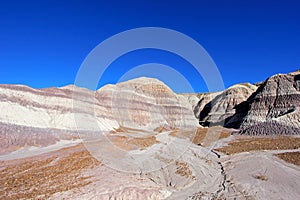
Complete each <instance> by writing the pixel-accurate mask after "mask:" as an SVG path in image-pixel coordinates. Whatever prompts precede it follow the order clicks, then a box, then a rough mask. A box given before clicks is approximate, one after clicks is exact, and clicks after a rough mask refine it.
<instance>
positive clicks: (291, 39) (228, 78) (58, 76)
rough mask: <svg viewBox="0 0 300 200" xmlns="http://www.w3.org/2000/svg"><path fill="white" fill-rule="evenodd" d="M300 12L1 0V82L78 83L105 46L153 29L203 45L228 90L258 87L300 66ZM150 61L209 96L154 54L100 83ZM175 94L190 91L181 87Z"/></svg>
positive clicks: (126, 63)
mask: <svg viewBox="0 0 300 200" xmlns="http://www.w3.org/2000/svg"><path fill="white" fill-rule="evenodd" d="M299 11H300V2H299V1H297V0H294V1H291V0H282V1H276V0H273V1H256V0H251V1H241V0H236V1H232V0H226V1H222V0H220V1H214V0H203V1H201V0H195V1H190V0H184V1H180V0H179V1H172V0H164V1H159V0H140V1H131V0H127V1H121V0H119V1H114V0H109V1H101V0H99V1H96V0H95V1H91V0H84V1H76V0H73V1H71V0H70V1H64V0H60V1H58V0H57V1H55V0H49V1H48V0H47V1H46V0H37V1H32V0H26V1H21V0H20V1H15V0H1V1H0V66H1V72H0V83H3V84H4V83H5V84H8V83H9V84H16V83H17V84H26V85H29V86H31V87H36V88H40V87H50V86H63V85H67V84H72V83H74V79H75V76H76V73H77V70H78V69H79V67H80V65H81V63H82V61H83V60H84V59H85V57H86V56H87V54H88V53H89V52H90V51H91V50H92V49H93V48H94V47H95V46H96V45H98V44H99V43H100V42H101V41H103V40H105V39H106V38H108V37H110V36H112V35H114V34H117V33H119V32H121V31H125V30H127V29H132V28H137V27H146V26H157V27H165V28H170V29H174V30H177V31H180V32H182V33H184V34H186V35H188V36H190V37H192V38H194V39H195V40H196V41H198V42H199V43H200V44H201V45H202V46H203V47H204V48H205V49H206V50H207V51H208V53H209V54H210V55H211V57H212V58H213V59H214V61H215V63H216V65H217V66H218V68H219V70H220V72H221V75H222V77H223V80H224V83H225V86H226V87H228V86H230V85H232V84H235V83H239V82H252V83H254V82H258V81H262V80H264V79H266V78H267V77H268V76H270V75H273V74H275V73H287V72H290V71H294V70H297V69H299V68H300V12H299ZM149 62H158V63H162V64H166V65H176V66H177V68H178V70H179V71H181V72H182V73H183V74H185V75H186V76H188V77H189V81H190V82H191V84H193V87H194V88H195V89H196V91H205V90H206V88H205V86H204V85H203V81H202V80H201V78H199V77H197V76H195V75H194V73H193V71H192V70H190V68H191V67H190V66H188V63H186V62H185V61H183V60H181V59H180V58H178V57H176V56H174V55H172V54H168V53H166V52H162V51H155V50H153V51H151V50H149V51H144V52H142V51H138V52H133V53H130V54H128V55H127V56H124V57H122V58H120V59H118V60H116V62H115V67H114V66H112V67H111V68H110V69H109V70H108V71H107V73H106V74H105V76H104V77H103V80H102V81H101V82H100V83H99V85H103V84H106V83H114V82H116V81H117V80H118V79H119V78H120V77H121V76H122V73H124V72H125V71H126V70H128V69H129V68H130V67H132V66H135V65H140V64H144V63H149ZM116 66H119V67H116ZM120 66H122V67H120ZM173 89H174V90H175V91H177V92H184V91H181V88H180V87H179V86H178V88H176V86H175V88H173Z"/></svg>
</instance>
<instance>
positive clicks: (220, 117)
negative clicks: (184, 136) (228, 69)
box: [194, 83, 257, 126]
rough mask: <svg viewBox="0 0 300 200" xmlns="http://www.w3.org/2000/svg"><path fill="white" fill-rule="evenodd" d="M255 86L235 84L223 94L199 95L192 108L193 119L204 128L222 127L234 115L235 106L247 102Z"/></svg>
mask: <svg viewBox="0 0 300 200" xmlns="http://www.w3.org/2000/svg"><path fill="white" fill-rule="evenodd" d="M256 89H257V86H255V85H252V84H250V83H244V84H236V85H234V86H232V87H230V88H228V89H226V90H225V91H223V92H213V93H204V94H199V95H198V96H199V97H200V100H199V102H198V103H197V105H195V106H194V114H195V117H196V118H198V119H199V121H200V124H202V125H205V126H210V125H218V124H219V125H224V123H226V121H227V120H228V119H229V118H230V117H232V116H233V115H234V114H235V106H237V105H238V104H240V103H242V102H244V101H246V100H247V98H248V97H249V96H250V95H251V94H252V93H253V92H255V91H256Z"/></svg>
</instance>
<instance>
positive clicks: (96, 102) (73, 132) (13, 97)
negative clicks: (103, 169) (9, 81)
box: [0, 78, 198, 152]
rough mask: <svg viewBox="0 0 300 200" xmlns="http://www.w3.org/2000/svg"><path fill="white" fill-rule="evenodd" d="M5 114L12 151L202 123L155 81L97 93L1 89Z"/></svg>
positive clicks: (2, 134) (0, 116) (3, 133)
mask: <svg viewBox="0 0 300 200" xmlns="http://www.w3.org/2000/svg"><path fill="white" fill-rule="evenodd" d="M73 97H74V98H73ZM74 99H76V101H75V103H74ZM0 110H1V112H0V138H1V147H2V148H5V149H7V148H8V147H9V148H11V149H12V150H14V149H18V148H20V147H23V146H26V145H28V146H40V145H44V146H47V145H49V144H53V143H55V142H57V141H58V140H61V139H70V138H74V137H77V130H79V131H100V130H103V131H110V130H114V129H117V128H118V127H119V126H126V127H131V128H139V129H147V130H153V129H155V128H157V127H160V126H164V127H167V128H181V127H182V128H185V127H196V126H197V124H198V122H197V120H196V119H195V118H194V116H193V112H192V108H191V105H190V104H189V103H188V101H187V100H186V98H184V97H182V96H181V95H176V94H175V93H173V92H172V91H171V89H170V88H168V87H167V86H166V85H165V84H163V83H162V82H160V81H158V80H156V79H150V78H139V79H134V80H131V81H128V82H124V83H119V84H117V85H107V86H105V87H103V88H101V89H100V90H98V91H96V92H94V91H90V90H87V89H84V88H78V87H75V86H66V87H62V88H46V89H33V88H30V87H27V86H22V85H0ZM75 119H76V120H75ZM95 122H96V123H95ZM13 146H14V147H13ZM2 151H3V150H2ZM0 152H1V151H0Z"/></svg>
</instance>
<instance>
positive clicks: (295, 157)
mask: <svg viewBox="0 0 300 200" xmlns="http://www.w3.org/2000/svg"><path fill="white" fill-rule="evenodd" d="M276 156H277V157H278V158H280V159H282V160H284V161H286V162H288V163H292V164H294V165H298V166H300V152H299V151H298V152H286V153H280V154H276Z"/></svg>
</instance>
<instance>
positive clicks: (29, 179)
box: [0, 150, 100, 199]
mask: <svg viewBox="0 0 300 200" xmlns="http://www.w3.org/2000/svg"><path fill="white" fill-rule="evenodd" d="M99 164H100V163H99V162H98V161H97V160H95V159H94V158H93V157H92V156H91V155H90V154H89V152H88V151H86V150H81V151H78V152H73V153H70V154H69V155H66V156H64V157H61V156H60V157H58V156H52V157H50V158H46V159H42V160H38V161H26V162H23V163H21V164H14V165H11V166H8V167H5V168H4V169H2V170H1V171H0V186H1V187H0V199H36V198H38V199H45V198H48V197H50V196H51V195H52V194H54V193H57V192H63V191H67V190H71V189H74V188H79V187H82V186H85V185H87V184H89V183H90V181H89V177H84V176H82V175H81V173H80V172H81V171H82V170H85V169H87V168H89V167H93V166H96V165H99Z"/></svg>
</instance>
